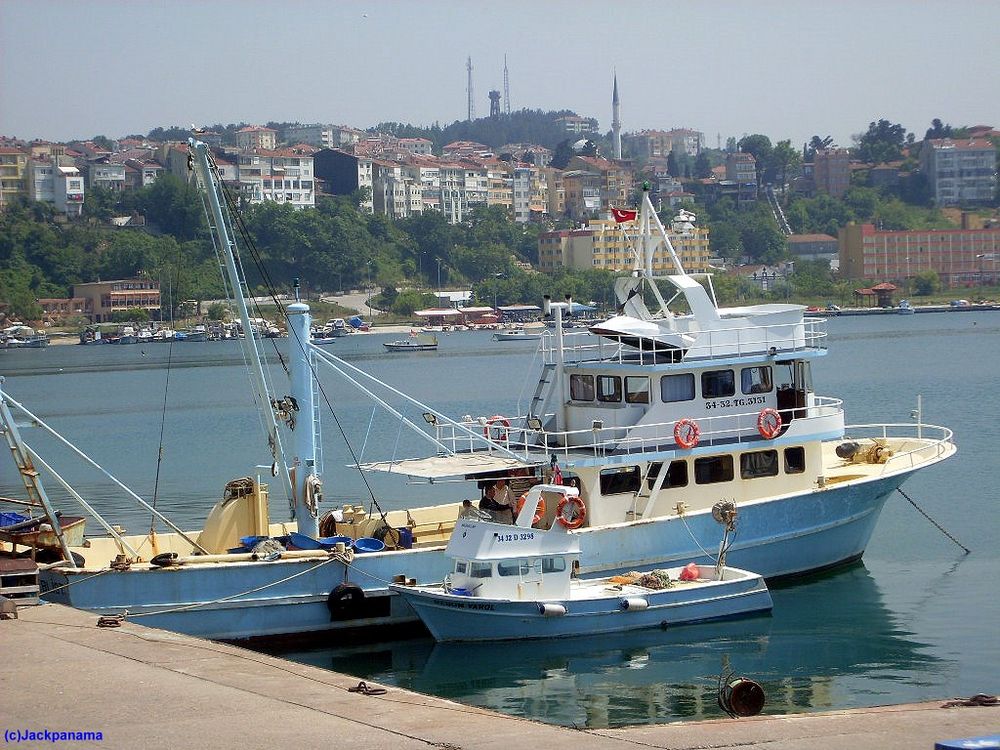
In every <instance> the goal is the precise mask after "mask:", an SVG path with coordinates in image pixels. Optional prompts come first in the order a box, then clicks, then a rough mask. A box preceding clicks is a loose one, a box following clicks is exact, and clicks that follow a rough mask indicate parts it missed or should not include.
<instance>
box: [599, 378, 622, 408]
mask: <svg viewBox="0 0 1000 750" xmlns="http://www.w3.org/2000/svg"><path fill="white" fill-rule="evenodd" d="M597 400H598V401H604V402H605V403H611V404H618V403H621V400H622V379H621V378H620V377H618V376H617V375H598V376H597Z"/></svg>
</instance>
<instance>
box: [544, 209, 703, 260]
mask: <svg viewBox="0 0 1000 750" xmlns="http://www.w3.org/2000/svg"><path fill="white" fill-rule="evenodd" d="M690 216H691V215H690V214H687V215H684V214H678V216H677V217H676V218H675V219H674V221H673V222H672V223H671V226H670V229H669V230H668V232H667V236H668V237H669V238H670V242H671V244H672V245H673V246H674V250H675V251H676V252H677V254H678V256H679V257H680V259H681V264H682V265H683V266H684V269H685V270H686V271H687V272H689V273H699V272H706V271H708V270H709V263H708V261H709V256H710V253H709V247H708V245H709V233H708V229H707V228H705V227H698V226H695V225H694V223H693V221H692V220H690V219H689V218H688V217H690ZM637 231H638V230H637V226H636V222H625V223H621V224H619V223H617V222H615V221H614V220H613V219H606V218H600V219H594V220H591V221H590V222H588V223H587V226H586V227H585V228H582V229H571V230H561V231H555V232H543V233H542V234H541V235H539V238H538V262H539V268H540V270H542V271H546V272H552V271H555V270H556V269H557V268H561V267H565V268H577V269H587V268H597V269H602V270H605V271H616V272H621V271H631V270H632V269H633V268H634V267H635V255H634V253H633V252H632V249H631V248H632V244H633V243H634V242H635V238H636V234H637ZM653 272H654V273H657V274H669V273H673V272H674V266H673V261H672V259H671V258H670V255H669V253H668V252H667V250H666V246H665V245H663V244H662V243H661V244H660V245H659V246H658V247H657V249H656V252H655V253H654V255H653Z"/></svg>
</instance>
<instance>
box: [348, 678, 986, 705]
mask: <svg viewBox="0 0 1000 750" xmlns="http://www.w3.org/2000/svg"><path fill="white" fill-rule="evenodd" d="M361 684H362V685H363V684H364V683H361ZM997 704H998V701H997V697H996V696H995V695H986V693H976V694H975V695H973V696H972V697H971V698H954V699H952V700H950V701H948V702H947V703H945V704H943V705H942V706H941V708H956V707H958V706H996V705H997Z"/></svg>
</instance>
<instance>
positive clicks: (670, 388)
mask: <svg viewBox="0 0 1000 750" xmlns="http://www.w3.org/2000/svg"><path fill="white" fill-rule="evenodd" d="M693 398H694V373H691V372H682V373H679V374H677V375H664V376H663V377H662V378H660V400H661V401H663V403H665V404H669V403H673V402H675V401H691V400H692V399H693Z"/></svg>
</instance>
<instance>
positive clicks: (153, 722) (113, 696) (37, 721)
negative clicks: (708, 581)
mask: <svg viewBox="0 0 1000 750" xmlns="http://www.w3.org/2000/svg"><path fill="white" fill-rule="evenodd" d="M97 623H98V618H97V617H96V616H95V615H92V614H89V613H87V612H82V611H79V610H74V609H71V608H68V607H63V606H60V605H52V604H50V605H42V606H37V607H26V608H22V609H21V610H20V612H19V618H18V619H16V620H6V621H3V622H0V663H2V664H3V666H4V668H3V670H2V671H0V691H2V692H0V694H2V695H3V699H2V706H3V711H2V712H0V723H2V727H0V731H2V732H4V733H7V734H6V735H5V740H6V743H7V744H10V745H13V744H20V746H23V747H42V746H45V747H51V746H53V742H56V744H58V745H61V746H85V747H103V748H134V747H146V748H160V747H162V748H168V747H169V748H176V747H188V746H192V745H196V744H197V745H198V746H204V747H217V748H228V747H278V746H280V747H289V746H301V747H324V746H330V745H336V746H338V747H350V748H365V749H366V750H368V749H376V748H392V749H393V750H397V749H399V750H407V749H408V748H422V749H423V748H450V749H451V750H458V749H459V748H461V749H462V750H480V749H482V750H486V749H492V748H509V747H512V746H515V745H521V744H523V743H525V742H526V741H527V742H529V743H530V746H532V747H539V748H545V749H546V750H562V749H563V748H565V749H566V750H586V749H587V748H670V749H671V750H688V749H690V750H694V748H720V749H721V748H736V747H738V748H741V750H745V749H746V748H765V747H766V748H768V750H791V749H792V748H803V747H809V748H813V749H814V750H827V749H829V750H833V749H834V748H837V749H840V748H847V747H850V748H855V749H860V750H865V749H868V748H870V749H871V750H875V749H876V748H878V750H903V748H906V749H907V750H912V749H913V748H933V747H934V744H935V742H940V741H942V740H948V739H954V738H959V737H982V736H985V735H995V734H996V733H997V730H998V728H1000V707H998V706H956V707H950V708H944V707H943V705H944V704H945V703H946V702H948V700H949V698H948V696H944V697H942V699H941V700H940V701H935V702H931V703H921V704H909V705H897V706H884V707H877V708H867V709H855V710H847V711H829V712H823V713H814V714H795V715H786V716H758V717H754V718H750V719H719V720H712V721H700V722H684V723H673V724H658V725H645V726H638V727H628V728H621V729H572V728H565V727H557V726H550V725H545V724H540V723H537V722H533V721H528V720H525V719H519V718H513V717H509V716H504V715H501V714H498V713H495V712H492V711H487V710H484V709H479V708H475V707H470V706H464V705H461V704H458V703H455V702H452V701H448V700H443V699H440V698H435V697H431V696H426V695H421V694H418V693H414V692H410V691H407V690H402V689H399V688H394V687H392V688H387V689H386V690H385V692H384V693H380V694H372V693H378V688H379V686H377V685H372V684H370V685H368V686H367V687H368V688H369V690H368V691H364V690H362V691H357V688H358V686H359V683H358V679H357V678H355V677H350V676H348V675H343V674H337V673H334V672H330V671H327V670H323V669H319V668H316V667H310V666H306V665H300V664H295V663H292V662H288V661H284V660H282V659H278V658H274V657H270V656H265V655H262V654H258V653H256V652H252V651H248V650H245V649H242V648H239V647H236V646H230V645H226V644H221V643H215V642H211V641H205V640H200V639H197V638H192V637H189V636H184V635H178V634H175V633H169V632H166V631H162V630H155V629H151V628H146V627H143V626H141V625H136V624H133V623H131V622H127V621H126V622H124V623H123V624H122V625H121V626H120V627H114V628H101V627H98V626H97ZM985 687H986V688H991V687H992V688H995V686H985ZM352 688H353V689H354V690H355V692H351V689H352ZM766 710H767V709H766V707H765V712H766ZM18 731H21V732H26V731H27V732H35V733H44V732H46V731H47V732H49V733H52V734H53V736H55V735H54V733H62V732H65V733H86V732H90V733H98V732H99V733H100V738H99V740H95V739H90V740H83V741H72V739H66V740H58V741H56V740H52V739H37V740H28V741H22V742H19V743H18V742H16V737H15V738H12V736H11V735H10V733H12V732H14V733H16V732H18ZM41 736H43V735H41Z"/></svg>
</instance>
